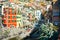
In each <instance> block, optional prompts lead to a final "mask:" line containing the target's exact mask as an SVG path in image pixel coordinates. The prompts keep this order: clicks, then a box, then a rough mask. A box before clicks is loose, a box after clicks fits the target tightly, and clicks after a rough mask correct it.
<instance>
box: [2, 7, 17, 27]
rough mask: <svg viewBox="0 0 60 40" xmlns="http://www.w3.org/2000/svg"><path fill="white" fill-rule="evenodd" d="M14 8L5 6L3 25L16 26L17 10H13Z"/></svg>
mask: <svg viewBox="0 0 60 40" xmlns="http://www.w3.org/2000/svg"><path fill="white" fill-rule="evenodd" d="M12 11H13V9H12V8H11V7H7V8H3V14H4V15H3V17H2V20H3V25H4V26H7V27H11V26H13V27H16V26H17V22H16V11H15V10H14V12H12Z"/></svg>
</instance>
